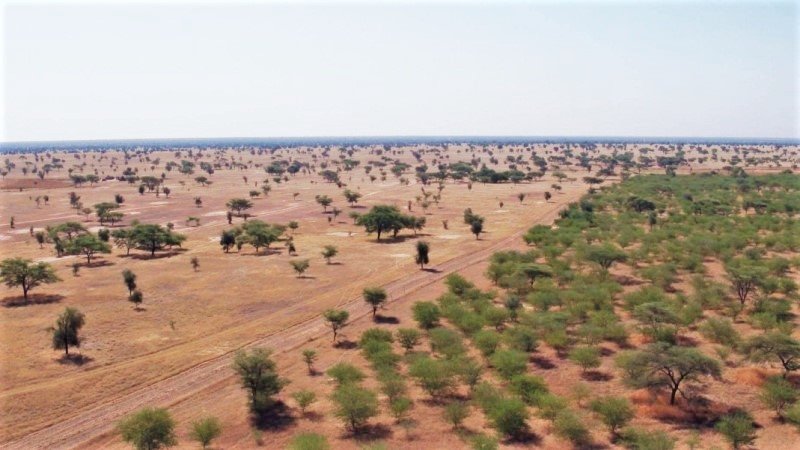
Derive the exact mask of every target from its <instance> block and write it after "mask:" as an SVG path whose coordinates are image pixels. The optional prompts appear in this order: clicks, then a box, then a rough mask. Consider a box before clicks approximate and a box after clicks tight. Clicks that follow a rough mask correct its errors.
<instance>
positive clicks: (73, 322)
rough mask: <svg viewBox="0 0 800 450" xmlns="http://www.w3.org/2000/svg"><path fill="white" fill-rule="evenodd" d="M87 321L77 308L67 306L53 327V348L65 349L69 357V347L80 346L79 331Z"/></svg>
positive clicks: (65, 353)
mask: <svg viewBox="0 0 800 450" xmlns="http://www.w3.org/2000/svg"><path fill="white" fill-rule="evenodd" d="M85 322H86V318H85V316H84V315H83V313H81V312H80V311H78V310H77V309H75V308H66V309H65V310H64V312H63V313H61V315H59V316H58V320H56V325H55V327H53V348H54V349H56V350H64V355H65V356H66V357H69V348H70V346H72V347H80V346H81V339H80V336H78V332H79V331H80V329H81V328H82V327H83V325H84V323H85Z"/></svg>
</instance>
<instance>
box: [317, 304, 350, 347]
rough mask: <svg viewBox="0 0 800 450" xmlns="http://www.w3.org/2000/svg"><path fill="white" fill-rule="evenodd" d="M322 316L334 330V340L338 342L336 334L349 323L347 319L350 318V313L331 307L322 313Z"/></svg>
mask: <svg viewBox="0 0 800 450" xmlns="http://www.w3.org/2000/svg"><path fill="white" fill-rule="evenodd" d="M322 317H324V318H325V321H326V322H327V323H328V326H329V327H331V330H333V342H336V336H337V335H338V334H339V331H340V330H341V329H342V328H344V327H345V325H347V319H349V318H350V313H349V312H347V311H345V310H343V309H329V310H327V311H325V312H324V313H322Z"/></svg>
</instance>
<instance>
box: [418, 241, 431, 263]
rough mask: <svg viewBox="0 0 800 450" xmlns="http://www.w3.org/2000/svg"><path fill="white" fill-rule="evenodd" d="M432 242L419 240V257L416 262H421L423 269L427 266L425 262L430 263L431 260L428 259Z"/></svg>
mask: <svg viewBox="0 0 800 450" xmlns="http://www.w3.org/2000/svg"><path fill="white" fill-rule="evenodd" d="M430 248H431V247H430V244H428V243H427V242H425V241H417V257H416V262H417V264H419V267H420V268H421V269H424V268H425V264H428V263H429V262H430V260H429V259H428V253H429V252H430Z"/></svg>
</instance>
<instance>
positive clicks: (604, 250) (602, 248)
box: [584, 244, 628, 271]
mask: <svg viewBox="0 0 800 450" xmlns="http://www.w3.org/2000/svg"><path fill="white" fill-rule="evenodd" d="M584 257H585V258H586V259H587V260H588V261H591V262H593V263H595V264H597V265H598V266H600V267H601V268H602V269H603V270H604V271H608V269H610V268H611V266H612V265H613V264H614V263H617V262H624V261H626V260H627V259H628V257H627V255H626V254H625V252H624V251H622V250H620V249H619V248H617V247H615V246H613V245H611V244H604V245H592V246H589V247H588V248H586V249H585V250H584Z"/></svg>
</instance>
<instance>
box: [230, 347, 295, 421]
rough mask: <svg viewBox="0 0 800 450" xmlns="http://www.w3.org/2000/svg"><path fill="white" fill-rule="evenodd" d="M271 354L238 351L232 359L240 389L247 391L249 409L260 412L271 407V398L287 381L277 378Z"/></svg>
mask: <svg viewBox="0 0 800 450" xmlns="http://www.w3.org/2000/svg"><path fill="white" fill-rule="evenodd" d="M271 354H272V352H271V351H270V350H267V349H263V348H256V349H253V350H250V351H246V350H240V351H239V352H237V353H236V356H235V357H234V359H233V369H234V370H235V371H236V373H237V374H238V375H239V379H240V382H241V384H242V387H243V388H244V389H246V390H247V391H248V394H249V400H250V408H251V410H252V411H253V412H256V413H258V412H261V411H263V410H265V409H267V408H269V407H270V406H272V403H273V399H272V396H274V395H275V394H277V393H279V392H280V391H281V390H282V389H283V387H284V386H285V385H286V383H287V380H285V379H283V378H281V377H279V376H278V372H277V369H276V366H275V362H274V361H273V360H272V358H270V356H271Z"/></svg>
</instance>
